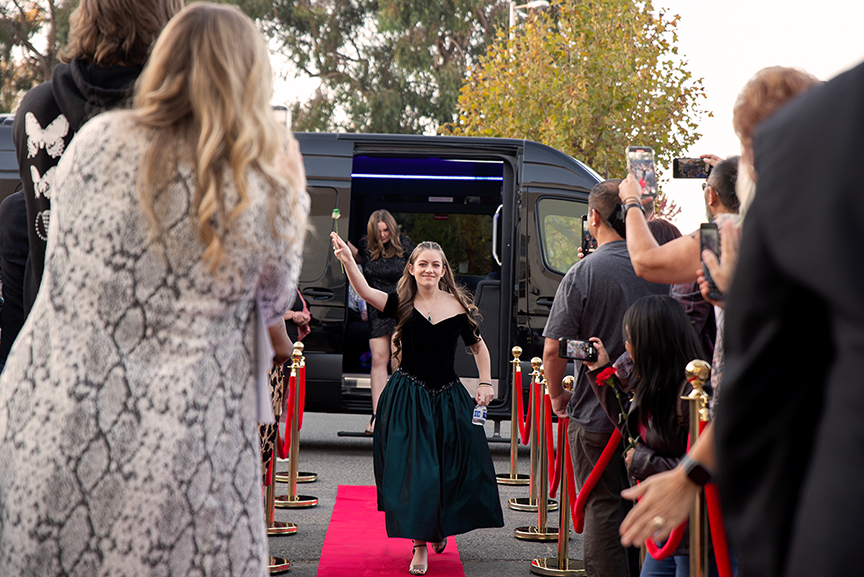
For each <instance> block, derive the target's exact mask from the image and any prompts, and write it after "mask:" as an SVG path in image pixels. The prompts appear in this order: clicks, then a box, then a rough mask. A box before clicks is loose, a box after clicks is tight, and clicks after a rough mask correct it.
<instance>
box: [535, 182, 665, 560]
mask: <svg viewBox="0 0 864 577" xmlns="http://www.w3.org/2000/svg"><path fill="white" fill-rule="evenodd" d="M619 182H620V181H619V180H606V181H604V182H601V183H599V184H598V185H596V186H595V187H594V188H593V189H592V190H591V194H590V195H589V197H588V229H589V231H590V232H591V234H592V235H593V236H594V238H596V239H597V250H595V251H594V252H593V253H591V254H590V255H587V256H585V257H584V258H582V260H580V261H579V262H577V263H576V264H574V265H573V266H572V267H570V270H569V271H568V272H567V274H566V275H565V277H564V279H563V280H562V282H561V284H560V285H559V286H558V291H557V293H556V294H555V300H554V302H553V304H552V310H551V311H550V313H549V320H548V321H547V322H546V328H545V329H544V331H543V336H544V337H545V339H546V341H545V345H544V349H543V368H544V372H545V376H546V382H547V384H548V388H549V395H550V397H551V400H552V407H553V410H554V411H555V413H556V414H558V415H559V416H566V417H569V426H568V429H567V435H568V437H569V440H570V448H571V453H572V457H573V464H574V471H575V476H576V483H577V485H578V486H580V487H581V486H582V485H583V484H584V483H585V480H586V479H587V478H588V475H589V474H590V473H591V470H592V469H593V468H594V465H595V463H596V462H597V460H598V459H599V458H600V454H601V453H602V452H603V449H604V448H605V446H606V443H607V441H608V440H609V436H610V435H611V434H612V432H613V431H614V429H615V427H614V426H613V425H612V423H611V422H610V421H609V417H608V416H607V415H606V413H605V412H604V410H603V408H602V407H601V406H600V402H599V401H598V400H597V397H596V396H595V395H594V392H593V391H592V390H591V385H590V382H589V380H588V371H587V369H584V368H583V367H582V364H581V363H580V362H577V363H576V365H577V369H576V377H577V378H576V384H575V386H574V389H573V392H572V394H571V393H570V392H568V391H565V390H564V389H563V387H562V386H561V380H562V378H563V377H564V372H565V370H566V367H567V359H564V358H560V357H559V356H558V339H560V338H566V339H582V340H587V339H588V338H590V337H599V338H600V339H601V340H602V341H603V344H604V346H605V347H606V349H607V351H608V352H609V356H610V358H613V359H614V358H617V357H618V356H620V355H621V354H622V353H623V352H624V339H623V337H622V334H621V322H622V320H623V318H624V313H625V312H626V310H627V309H628V308H629V307H630V305H631V304H632V303H633V302H634V301H636V300H637V299H639V298H641V297H643V296H646V295H651V294H667V293H668V291H669V287H668V286H667V285H663V284H655V283H651V282H648V281H646V280H643V279H641V278H639V277H638V276H636V273H635V272H634V271H633V266H632V265H631V264H630V256H629V254H628V253H627V243H626V241H625V240H624V235H625V225H624V220H623V215H622V214H621V210H622V204H621V201H620V200H619V198H618V184H619ZM625 210H642V208H641V205H640V204H638V203H632V204H628V205H627V208H626V209H625ZM622 451H623V447H621V450H619V451H615V454H614V456H613V457H612V460H611V461H610V462H609V465H608V466H607V467H606V469H605V471H604V472H603V475H602V477H601V478H600V481H599V482H598V483H597V485H596V486H595V487H594V489H593V491H592V492H591V495H590V496H589V497H588V501H587V503H586V505H585V534H584V537H583V551H584V559H585V570H586V573H587V574H588V576H589V577H592V576H593V577H628V576H631V575H633V576H635V575H638V574H639V558H638V557H639V555H638V554H639V551H638V550H637V549H634V548H632V547H631V548H627V549H625V548H624V547H623V546H622V545H621V543H620V540H619V536H618V526H619V525H620V524H621V521H622V520H623V519H624V516H625V515H626V513H627V510H628V509H629V508H630V503H629V502H628V501H625V500H624V499H622V498H621V496H620V492H621V491H622V490H623V489H626V488H627V487H628V486H629V482H628V475H627V468H626V466H625V464H624V459H623V457H622V456H621V453H622Z"/></svg>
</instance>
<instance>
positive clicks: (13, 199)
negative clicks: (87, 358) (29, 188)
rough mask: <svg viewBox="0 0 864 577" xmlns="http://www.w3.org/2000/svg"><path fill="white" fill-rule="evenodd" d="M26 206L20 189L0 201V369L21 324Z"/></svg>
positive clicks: (22, 322) (22, 320)
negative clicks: (0, 284) (0, 304)
mask: <svg viewBox="0 0 864 577" xmlns="http://www.w3.org/2000/svg"><path fill="white" fill-rule="evenodd" d="M26 217H27V209H26V206H25V205H24V192H23V191H21V190H17V191H15V192H13V193H12V194H10V195H9V196H7V197H6V198H5V199H4V200H3V202H2V203H0V279H2V281H3V308H2V309H0V372H3V366H4V365H5V364H6V357H7V356H9V349H10V348H12V343H13V342H14V341H15V337H17V336H18V332H19V331H20V330H21V326H22V325H23V324H24V306H23V298H24V297H23V295H22V294H21V289H22V287H23V284H24V265H25V263H26V262H27V226H26V224H27V218H26Z"/></svg>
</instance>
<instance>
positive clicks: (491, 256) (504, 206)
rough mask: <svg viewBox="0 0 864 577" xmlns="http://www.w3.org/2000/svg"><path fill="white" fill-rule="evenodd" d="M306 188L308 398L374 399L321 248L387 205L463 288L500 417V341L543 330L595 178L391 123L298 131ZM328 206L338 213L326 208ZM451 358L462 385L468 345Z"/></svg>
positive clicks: (319, 408) (354, 328)
mask: <svg viewBox="0 0 864 577" xmlns="http://www.w3.org/2000/svg"><path fill="white" fill-rule="evenodd" d="M12 120H13V116H12V115H0V200H2V198H5V196H6V195H8V194H10V193H11V192H12V191H14V190H15V188H16V187H17V186H18V185H19V183H20V180H19V178H18V169H17V162H16V158H15V152H14V148H13V146H12V134H11V132H12ZM296 137H297V139H298V140H299V142H300V149H301V151H302V153H303V158H304V160H305V165H306V176H307V179H308V189H309V192H310V193H311V197H312V210H311V224H312V226H313V231H312V232H311V233H310V234H309V236H308V237H307V239H306V246H305V251H304V261H303V269H302V271H301V274H300V290H301V292H302V293H303V296H304V297H305V298H306V300H307V301H308V303H309V310H310V312H311V314H312V319H313V321H312V332H311V333H310V334H309V335H308V336H307V337H306V338H304V340H303V343H304V345H305V351H304V352H305V356H306V380H307V385H308V386H307V393H306V409H307V410H310V411H315V412H328V413H366V414H369V413H371V412H372V407H371V393H370V389H369V370H368V368H364V363H363V354H364V353H365V352H366V351H367V350H368V328H367V327H366V323H365V322H363V321H362V320H360V317H359V315H358V314H357V313H355V312H354V311H352V310H350V309H349V307H348V306H347V301H348V283H347V279H346V277H345V274H344V273H343V272H342V269H341V267H340V265H339V262H338V261H337V260H336V258H335V257H334V256H333V251H332V250H330V242H329V234H330V231H331V230H334V226H338V227H339V229H338V230H339V233H340V234H341V235H342V236H343V237H345V238H347V239H348V240H350V241H352V242H354V243H355V245H356V244H357V242H358V240H359V238H360V237H361V236H362V235H363V234H365V231H366V223H367V221H368V219H369V216H370V215H371V214H372V212H374V211H375V210H378V209H380V208H385V209H387V210H389V211H390V212H391V213H392V214H393V215H394V216H395V218H396V221H397V222H398V223H399V225H400V227H401V229H402V232H403V233H404V234H406V235H407V236H408V237H409V238H410V239H411V240H412V241H413V242H415V243H418V242H420V241H423V240H434V241H435V242H437V243H439V244H440V245H441V246H442V248H443V249H444V251H445V253H446V254H447V258H448V259H449V261H450V264H451V266H453V268H454V273H455V274H456V277H457V280H458V281H459V282H461V283H462V284H463V285H464V286H466V287H467V288H468V289H469V290H470V291H471V292H472V293H473V295H474V299H475V302H476V303H477V305H478V307H479V308H480V312H481V314H482V316H483V319H482V321H481V326H480V329H481V332H482V334H483V338H484V340H485V341H486V344H487V346H488V347H489V352H490V355H491V357H492V384H493V386H494V388H495V391H496V399H495V401H493V403H492V404H491V405H490V408H489V415H488V417H489V418H491V419H494V420H495V421H496V422H500V420H502V419H509V418H510V399H511V397H510V389H509V380H508V378H507V377H508V372H509V370H510V365H509V361H510V359H511V354H510V350H511V349H512V348H513V346H515V345H519V346H520V347H522V350H523V351H524V352H523V353H522V360H523V361H528V360H530V359H531V358H532V357H535V356H542V351H543V338H542V336H541V334H542V331H543V327H544V325H545V323H546V317H547V316H548V314H549V308H550V306H551V305H552V299H553V297H554V296H555V290H556V288H557V287H558V283H559V282H560V281H561V278H562V277H563V276H564V273H565V272H567V270H568V269H569V268H570V266H571V265H572V264H573V263H574V262H575V261H576V258H577V256H576V255H577V252H576V251H577V249H578V247H579V246H580V244H581V234H580V232H581V217H582V215H583V214H586V213H587V208H588V205H587V199H588V192H589V191H590V190H591V188H592V187H593V186H594V184H596V183H597V182H599V181H600V180H601V178H600V176H599V175H598V174H597V173H595V172H594V171H593V170H591V169H590V168H588V167H587V166H585V165H584V164H582V163H581V162H579V161H578V160H575V159H573V158H571V157H570V156H567V155H566V154H563V153H561V152H559V151H557V150H555V149H552V148H549V147H548V146H544V145H542V144H538V143H536V142H531V141H528V140H515V139H505V138H464V137H443V136H413V135H388V134H320V133H297V134H296ZM334 208H338V209H339V210H340V212H341V215H342V218H341V219H340V220H339V221H338V224H336V223H335V222H334V221H333V219H332V218H331V215H332V212H333V209H334ZM456 368H457V372H458V373H459V375H460V377H462V379H463V382H465V383H466V384H467V385H468V386H469V387H471V386H472V385H476V383H477V380H478V379H477V369H476V367H475V365H474V361H473V358H472V357H471V356H469V355H468V354H467V353H463V352H461V351H459V352H458V353H457V360H456Z"/></svg>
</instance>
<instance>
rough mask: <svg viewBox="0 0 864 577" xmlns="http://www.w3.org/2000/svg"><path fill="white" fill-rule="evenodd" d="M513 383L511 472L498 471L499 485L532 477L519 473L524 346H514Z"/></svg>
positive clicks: (524, 483) (526, 482) (517, 482)
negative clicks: (520, 367) (521, 365)
mask: <svg viewBox="0 0 864 577" xmlns="http://www.w3.org/2000/svg"><path fill="white" fill-rule="evenodd" d="M511 352H512V353H513V360H512V361H510V363H511V364H512V365H513V371H512V374H513V380H512V381H511V382H512V383H513V385H512V386H511V387H510V396H511V397H512V398H511V399H510V400H511V403H510V472H509V473H498V474H497V475H495V477H496V478H497V479H498V484H499V485H527V484H528V482H529V480H530V477H529V476H528V475H520V474H519V473H517V460H518V459H517V456H518V454H519V451H518V447H517V442H518V439H519V426H520V423H519V397H517V396H516V395H521V394H522V371H520V370H519V363H520V362H522V361H520V360H519V357H520V356H521V355H522V347H513V350H512V351H511Z"/></svg>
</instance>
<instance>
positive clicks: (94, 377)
mask: <svg viewBox="0 0 864 577" xmlns="http://www.w3.org/2000/svg"><path fill="white" fill-rule="evenodd" d="M82 4H83V3H82ZM271 97H272V72H271V69H270V61H269V55H268V51H267V45H266V43H265V41H264V39H263V37H262V36H261V34H260V33H259V32H258V30H257V29H256V28H255V25H254V24H253V22H252V21H251V20H250V19H249V18H248V17H247V16H245V15H243V14H242V13H241V12H240V11H239V10H237V9H236V8H234V7H230V6H226V5H221V4H220V5H216V4H205V3H195V4H192V5H190V6H188V7H187V8H185V9H183V10H182V11H181V12H179V13H178V14H177V15H176V16H174V18H173V19H172V20H171V21H170V22H169V23H168V25H167V26H166V27H165V30H164V31H163V32H162V34H161V35H160V36H159V39H158V40H157V41H156V44H155V46H154V48H153V52H152V55H151V56H150V60H149V63H148V64H147V66H146V67H145V68H144V71H143V72H142V74H141V76H140V78H139V80H138V84H137V86H136V92H135V96H134V108H133V109H132V110H126V111H116V112H106V113H103V114H100V115H99V116H96V117H95V118H94V119H92V120H90V121H89V122H88V123H87V124H86V125H84V126H83V127H82V128H81V130H80V131H79V132H78V133H77V134H76V136H75V138H74V139H73V140H72V142H71V144H70V145H69V148H68V149H67V150H66V152H65V154H64V155H63V158H62V159H61V160H60V163H59V164H58V165H57V169H56V175H55V180H54V183H55V187H54V188H53V190H52V198H51V222H50V228H49V234H48V245H47V252H46V255H47V258H46V266H45V274H44V276H43V278H42V284H41V287H40V290H39V293H38V295H37V297H36V300H35V303H34V306H33V310H32V311H31V313H30V316H29V317H28V319H27V322H26V323H25V324H24V327H23V328H22V331H21V333H20V334H19V335H18V339H17V340H16V341H15V344H14V345H13V346H12V350H11V352H10V354H9V358H8V362H7V364H6V367H5V369H4V370H3V375H2V378H0V574H3V575H37V574H38V575H40V576H46V577H47V576H58V577H59V576H61V575H199V576H202V577H206V576H211V577H217V576H218V577H232V576H241V575H242V576H244V577H245V576H251V575H255V576H257V577H265V576H266V575H268V569H267V568H268V564H269V563H268V556H269V546H268V543H267V534H266V530H265V520H264V506H263V503H262V499H261V477H260V476H259V474H258V471H259V470H260V469H259V467H260V465H259V463H260V461H259V458H260V457H259V439H258V415H257V414H256V392H255V390H256V387H255V384H256V379H255V375H256V372H257V371H256V368H257V365H256V358H257V356H258V355H257V351H256V346H255V343H256V341H257V338H256V337H257V335H258V334H259V333H261V332H262V331H263V327H262V324H263V325H264V326H266V327H270V329H271V331H270V332H271V339H273V340H274V341H277V340H279V339H277V338H276V337H275V336H274V335H279V336H280V337H281V341H279V342H274V345H276V346H275V347H274V348H275V349H276V350H277V352H278V351H280V350H281V351H282V352H281V353H280V354H277V360H285V359H286V358H287V356H288V355H289V354H290V350H291V346H290V341H289V340H288V335H287V334H286V333H285V323H284V321H283V320H282V315H283V314H284V313H285V311H286V310H288V309H289V308H290V307H291V303H292V302H293V300H294V297H295V295H296V291H295V286H296V284H297V277H298V274H299V271H300V260H301V255H302V245H303V236H304V234H305V230H306V222H307V213H308V207H309V197H308V195H307V194H306V193H305V191H304V188H305V177H304V172H303V161H302V158H301V157H300V154H299V147H298V146H297V142H296V141H295V140H293V138H292V137H291V136H290V135H286V133H285V130H284V128H283V129H280V124H279V123H278V122H277V121H276V119H275V118H274V116H273V111H272V107H271V106H270V99H271ZM264 338H266V337H264ZM257 342H260V341H257Z"/></svg>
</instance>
